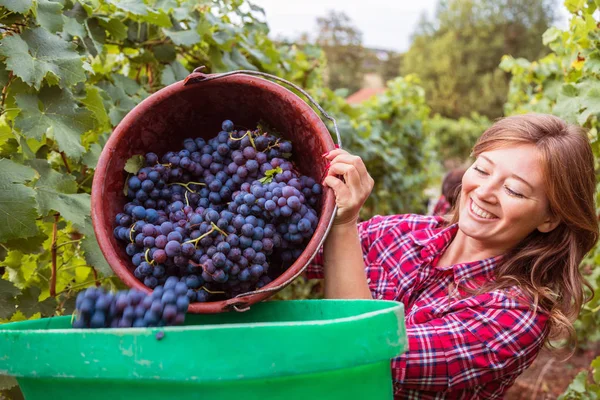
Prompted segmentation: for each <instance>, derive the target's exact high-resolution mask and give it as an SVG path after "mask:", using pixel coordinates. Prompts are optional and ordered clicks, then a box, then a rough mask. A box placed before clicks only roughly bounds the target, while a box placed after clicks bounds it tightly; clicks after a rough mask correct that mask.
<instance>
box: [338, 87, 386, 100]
mask: <svg viewBox="0 0 600 400" xmlns="http://www.w3.org/2000/svg"><path fill="white" fill-rule="evenodd" d="M383 92H385V88H363V89H360V90H359V91H357V92H354V93H352V94H351V95H350V96H348V98H347V99H346V102H347V103H349V104H359V103H362V102H363V101H365V100H368V99H370V98H371V97H373V96H376V95H378V94H380V93H383Z"/></svg>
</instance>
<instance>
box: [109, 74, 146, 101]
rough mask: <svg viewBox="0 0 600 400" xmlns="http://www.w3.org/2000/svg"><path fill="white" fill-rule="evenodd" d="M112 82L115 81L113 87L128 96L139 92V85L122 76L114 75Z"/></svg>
mask: <svg viewBox="0 0 600 400" xmlns="http://www.w3.org/2000/svg"><path fill="white" fill-rule="evenodd" d="M113 80H114V81H115V85H117V86H118V87H121V88H123V90H125V93H127V94H128V95H129V96H133V95H134V94H136V93H137V92H138V91H139V90H140V85H139V84H138V83H137V82H136V81H134V80H133V79H131V78H128V77H126V76H124V75H121V74H114V75H113Z"/></svg>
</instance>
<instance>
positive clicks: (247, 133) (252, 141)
mask: <svg viewBox="0 0 600 400" xmlns="http://www.w3.org/2000/svg"><path fill="white" fill-rule="evenodd" d="M246 136H248V139H250V144H251V145H252V147H254V150H256V145H255V144H254V139H252V131H246V133H244V134H243V135H242V136H240V137H239V138H234V137H233V136H231V132H230V133H229V139H231V140H235V141H238V140H242V139H243V138H245V137H246Z"/></svg>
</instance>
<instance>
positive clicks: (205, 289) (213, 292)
mask: <svg viewBox="0 0 600 400" xmlns="http://www.w3.org/2000/svg"><path fill="white" fill-rule="evenodd" d="M200 289H202V290H204V291H205V292H207V293H210V294H225V292H222V291H220V290H208V289H207V288H206V286H200Z"/></svg>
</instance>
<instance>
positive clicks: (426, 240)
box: [307, 215, 547, 399]
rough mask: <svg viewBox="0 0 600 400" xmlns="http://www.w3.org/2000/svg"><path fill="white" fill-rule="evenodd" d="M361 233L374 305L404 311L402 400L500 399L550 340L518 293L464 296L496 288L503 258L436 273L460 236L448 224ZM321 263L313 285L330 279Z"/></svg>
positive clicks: (401, 224)
mask: <svg viewBox="0 0 600 400" xmlns="http://www.w3.org/2000/svg"><path fill="white" fill-rule="evenodd" d="M358 231H359V235H360V239H361V243H362V250H363V256H364V261H365V265H366V275H367V282H368V284H369V287H370V289H371V294H372V295H373V298H375V299H384V300H395V301H399V302H402V303H403V304H404V309H405V322H406V332H407V335H408V343H409V349H408V351H407V352H406V353H404V354H402V355H401V356H400V357H398V358H395V359H393V360H392V377H393V380H394V382H393V383H394V395H395V399H501V398H502V397H503V393H504V392H505V391H506V390H507V389H508V388H509V387H510V386H511V385H512V384H513V383H514V381H515V379H516V378H517V376H518V375H520V374H521V373H522V372H523V371H524V370H525V369H526V368H527V367H529V365H531V363H532V362H533V360H534V359H535V357H536V356H537V354H538V351H539V350H540V348H541V346H542V345H543V343H544V340H545V338H546V335H547V329H546V321H547V315H546V314H545V313H543V312H541V311H540V310H539V309H538V312H537V313H536V312H534V311H533V310H532V308H531V303H532V302H531V300H529V299H528V298H527V297H526V296H525V295H524V294H523V292H522V291H521V290H520V289H519V288H518V287H514V288H511V289H509V290H496V291H493V292H489V293H484V294H480V295H472V294H468V293H466V292H465V291H464V290H463V287H466V288H469V289H474V288H476V287H477V286H478V285H480V284H481V283H482V282H486V281H489V280H493V279H494V268H495V266H496V265H497V263H498V261H499V260H500V259H501V257H500V256H499V257H492V258H489V259H486V260H481V261H475V262H469V263H464V264H456V265H453V266H450V267H437V266H436V264H437V260H438V258H439V256H440V255H441V254H442V253H443V251H444V250H445V249H446V247H447V246H448V244H450V242H451V241H452V239H453V238H454V236H455V235H456V232H457V231H458V226H457V225H450V226H447V227H445V226H444V222H443V219H442V218H441V217H425V216H420V215H392V216H376V217H374V218H372V219H370V220H368V221H365V222H361V223H360V224H359V225H358ZM322 261H323V255H322V251H320V252H319V253H318V255H317V257H315V259H314V261H313V263H312V264H311V265H310V266H309V267H308V272H307V276H308V277H309V278H322V277H323V273H322ZM457 288H458V289H457Z"/></svg>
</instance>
